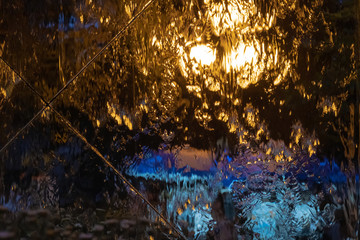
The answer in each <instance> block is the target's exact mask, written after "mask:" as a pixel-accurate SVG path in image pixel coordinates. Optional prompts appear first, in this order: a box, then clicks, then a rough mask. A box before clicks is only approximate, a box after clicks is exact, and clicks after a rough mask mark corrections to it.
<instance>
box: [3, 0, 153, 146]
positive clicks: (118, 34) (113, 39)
mask: <svg viewBox="0 0 360 240" xmlns="http://www.w3.org/2000/svg"><path fill="white" fill-rule="evenodd" d="M154 1H155V0H150V1H149V2H147V3H146V4H145V6H144V7H143V8H142V9H141V11H140V12H138V13H137V14H136V15H135V16H134V17H132V18H131V19H130V20H129V22H128V23H127V24H126V25H125V26H124V27H123V28H122V29H121V30H120V31H119V32H118V33H117V34H116V35H115V36H114V37H113V38H112V39H111V40H110V41H109V42H108V43H107V44H106V45H105V46H104V47H103V48H102V49H101V50H100V51H99V52H97V53H96V54H95V56H94V57H93V58H92V59H90V60H89V61H88V62H87V63H86V64H85V65H84V66H83V67H82V68H81V69H80V70H79V72H77V73H76V74H75V75H74V76H73V77H72V78H71V79H70V80H69V81H68V82H67V83H66V84H65V86H63V87H62V88H61V89H60V90H59V91H58V92H57V93H56V94H55V95H54V96H53V97H52V98H51V99H50V101H49V102H47V103H46V105H45V106H44V107H43V108H42V109H40V111H39V112H37V113H36V114H35V115H34V117H32V118H31V119H30V121H29V122H27V123H26V124H25V125H24V126H23V127H22V128H21V129H19V131H17V132H16V133H15V135H14V136H13V137H11V138H10V139H9V141H8V142H7V143H6V144H5V145H4V146H3V147H2V148H1V150H0V153H2V152H3V151H4V150H5V149H6V148H7V147H8V146H9V145H10V144H11V143H12V142H13V141H14V140H15V139H16V138H17V137H18V136H19V134H20V133H22V132H23V131H24V130H25V129H26V128H27V127H28V126H30V124H31V123H32V122H33V121H34V120H35V119H36V118H37V117H38V116H40V115H41V114H42V112H43V111H44V110H45V109H46V107H48V106H50V105H51V104H52V103H53V102H54V101H55V100H56V98H57V97H58V96H60V94H61V93H62V92H63V91H64V90H65V89H67V88H68V86H69V85H70V84H71V83H72V82H73V81H75V80H76V79H77V78H78V77H79V76H80V74H82V73H83V72H84V71H85V69H86V68H88V67H89V66H90V64H92V63H93V62H94V61H95V60H96V59H97V58H98V57H99V56H100V55H101V54H102V53H103V52H104V51H105V50H106V49H107V48H108V47H109V46H110V45H111V44H112V43H113V42H114V41H115V40H116V39H117V38H119V37H120V35H122V34H123V33H124V32H125V30H126V29H127V28H129V27H130V26H131V25H132V24H133V23H134V22H135V20H136V19H138V18H139V17H140V15H142V14H143V13H144V12H145V11H146V9H148V8H149V6H150V5H151V4H152V3H153V2H154ZM0 58H1V59H2V60H3V61H4V59H3V58H2V57H0ZM4 62H5V63H6V61H4ZM7 65H8V66H9V67H10V68H11V69H12V70H13V71H14V70H15V69H14V68H12V67H11V66H10V65H9V64H7ZM26 85H27V86H28V87H30V86H31V85H30V84H29V83H28V84H26ZM31 88H32V87H31ZM41 98H42V97H41Z"/></svg>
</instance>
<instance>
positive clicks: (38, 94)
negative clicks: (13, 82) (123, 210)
mask: <svg viewBox="0 0 360 240" xmlns="http://www.w3.org/2000/svg"><path fill="white" fill-rule="evenodd" d="M0 59H1V60H3V59H2V58H1V57H0ZM3 61H4V63H5V64H6V65H8V66H9V68H11V70H13V71H14V73H15V74H16V75H17V76H18V77H19V78H20V79H21V80H22V81H23V82H24V83H25V84H26V86H28V87H29V88H30V89H31V91H32V92H33V93H34V94H35V95H37V96H38V97H39V98H40V99H41V101H42V102H43V103H44V105H45V106H44V107H43V109H44V110H45V109H46V108H47V107H49V108H50V109H51V110H52V111H53V112H54V113H55V114H56V115H57V116H58V117H59V118H60V120H61V121H62V122H63V123H64V124H65V125H66V126H67V127H68V128H69V129H70V130H71V131H72V132H74V133H75V135H76V136H78V137H79V138H80V139H81V140H82V141H83V142H84V143H85V145H86V146H87V147H89V148H90V149H91V150H92V151H93V152H94V153H95V154H96V155H97V156H98V157H100V158H101V160H102V161H103V162H104V163H105V164H106V165H107V166H108V167H109V168H111V169H112V170H113V171H114V172H115V173H116V175H118V176H119V177H120V179H121V180H122V181H123V182H124V183H125V184H126V185H127V186H128V187H129V188H130V189H131V190H132V191H133V192H134V193H135V194H136V195H138V196H139V197H140V198H141V199H142V200H143V201H144V202H145V203H146V204H147V205H148V206H149V207H150V208H151V209H153V210H154V211H155V212H156V214H158V215H159V216H160V218H161V219H162V220H163V221H164V222H165V223H166V224H167V225H168V226H169V227H170V228H171V229H172V230H173V231H174V232H175V233H176V234H177V235H178V236H179V237H181V238H183V239H186V237H185V236H184V235H183V234H182V233H181V231H180V230H178V229H177V228H176V227H175V226H174V225H173V224H172V223H170V222H169V221H168V220H167V219H166V218H165V217H164V216H163V215H162V214H161V213H160V212H159V210H157V209H156V208H155V206H153V205H152V204H151V203H150V201H149V200H148V199H147V198H146V197H145V196H144V195H143V194H141V193H140V192H139V190H137V189H136V188H135V187H134V186H133V185H132V184H131V183H130V182H129V181H128V180H127V179H126V178H125V176H124V175H122V174H121V173H120V172H119V170H117V169H116V168H115V166H114V165H112V164H111V162H110V161H108V160H107V159H106V158H105V157H104V156H103V155H102V154H101V153H100V151H99V150H98V149H97V148H96V147H94V146H93V145H92V144H90V143H89V142H88V141H87V139H86V138H85V137H84V136H83V135H82V134H81V133H80V132H79V131H77V130H76V129H75V128H74V127H73V126H72V125H71V123H70V122H69V121H68V120H67V119H66V118H64V117H63V116H62V115H61V114H60V113H59V112H58V111H56V110H55V109H54V108H53V107H52V106H51V104H50V103H49V102H47V101H46V100H45V99H44V98H43V97H42V96H41V94H40V93H39V92H38V91H37V90H36V89H35V88H34V87H33V86H31V84H30V83H29V82H28V81H27V80H26V79H24V78H23V77H22V76H21V75H20V73H18V72H17V71H16V70H15V69H13V68H12V67H11V66H10V65H9V64H8V62H6V61H5V60H3ZM41 112H42V111H39V113H38V114H37V115H35V116H34V117H33V119H36V117H37V116H38V115H39V114H41ZM31 123H32V121H29V122H28V124H26V125H25V126H24V127H23V129H25V128H27V127H28V126H29V125H30V124H31ZM15 138H16V137H15Z"/></svg>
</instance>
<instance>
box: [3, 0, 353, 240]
mask: <svg viewBox="0 0 360 240" xmlns="http://www.w3.org/2000/svg"><path fill="white" fill-rule="evenodd" d="M19 2H20V1H19ZM27 4H28V5H26V4H25V5H22V4H19V3H17V2H15V3H13V4H10V3H6V4H1V5H0V7H1V9H7V10H8V11H9V12H13V13H14V14H13V15H14V16H16V15H17V14H15V13H16V11H23V10H24V9H32V8H33V7H36V5H35V4H34V5H32V4H30V3H27ZM38 4H40V3H38ZM49 4H50V5H51V4H55V3H43V5H41V6H44V9H47V11H44V9H41V11H38V12H36V11H35V12H32V13H31V14H30V13H29V14H28V15H26V14H25V15H24V17H23V18H24V19H28V20H29V24H30V28H26V31H25V30H24V29H25V27H24V26H22V25H19V26H17V25H16V26H15V25H14V26H9V27H8V28H7V29H10V28H11V27H12V28H13V29H17V28H19V29H23V33H21V34H20V33H18V32H19V31H20V30H19V31H18V30H14V31H12V30H11V31H10V30H6V31H5V30H4V31H1V32H0V34H2V35H0V36H4V37H3V38H2V39H3V40H1V39H0V40H1V41H2V42H0V47H1V46H5V47H2V48H0V50H1V52H0V53H2V57H3V58H4V59H6V60H7V61H8V62H9V63H10V64H11V65H12V66H13V67H14V68H15V69H20V70H19V71H20V72H21V73H22V74H23V75H24V76H25V77H26V78H27V79H30V78H31V76H30V75H34V76H35V78H32V79H35V80H34V81H33V80H31V81H33V82H32V83H34V86H35V87H36V89H37V90H39V91H40V92H41V94H42V95H43V96H46V99H50V98H51V96H53V95H54V94H55V93H56V91H57V90H59V89H60V88H61V87H62V86H64V83H65V82H66V81H67V80H69V79H70V78H71V76H74V74H76V72H77V71H78V70H80V69H81V67H82V66H84V64H85V63H86V62H87V61H88V60H89V59H91V57H93V56H95V54H96V52H97V51H98V50H100V49H101V48H102V47H103V46H105V44H106V43H107V42H108V41H109V40H110V39H111V37H113V36H114V35H115V34H116V33H117V32H118V31H119V29H121V27H122V26H124V25H125V23H126V22H127V21H128V20H129V19H131V17H133V16H134V14H135V13H136V12H139V11H140V9H142V7H143V6H145V1H142V2H140V1H136V2H132V1H130V2H129V1H120V2H119V1H110V0H107V1H86V2H71V3H70V2H69V3H67V4H65V2H64V1H62V2H60V3H57V5H54V9H55V8H56V9H57V10H56V11H55V10H51V9H52V7H51V6H50V5H49ZM61 6H62V7H61ZM357 10H359V3H357V2H355V1H352V0H347V1H336V0H334V1H318V0H316V1H305V2H304V1H296V0H291V1H286V2H279V1H275V0H274V1H233V0H229V1H215V0H200V1H182V0H178V1H168V0H165V1H153V2H151V3H150V6H149V8H147V9H146V10H145V11H144V12H143V14H142V15H141V17H140V18H138V19H136V20H135V21H134V22H133V24H132V25H131V26H130V27H129V28H128V29H126V30H125V31H124V33H123V34H122V35H121V36H120V37H119V38H117V39H116V40H115V41H114V42H113V43H112V44H111V45H110V46H109V48H108V49H107V50H106V51H104V52H103V53H102V54H100V55H99V57H98V58H97V59H95V60H94V61H93V62H92V63H91V64H89V65H88V66H87V67H86V69H85V70H84V72H83V73H82V74H81V75H79V76H78V78H77V79H76V81H74V82H73V83H72V84H71V85H69V87H68V88H67V89H65V90H64V91H63V92H62V94H60V95H59V96H58V97H57V98H56V99H55V100H54V102H53V105H52V106H53V107H54V108H55V109H56V111H58V112H59V114H61V115H62V116H63V118H64V119H66V120H65V121H68V123H67V124H64V123H60V117H59V116H54V115H53V113H51V111H50V110H47V111H45V112H44V113H43V114H42V115H41V118H39V119H38V120H37V121H36V122H35V123H34V124H33V125H32V126H31V128H29V129H32V132H31V131H30V130H26V131H28V132H26V133H25V132H24V133H22V134H25V135H26V136H27V137H28V138H29V139H31V141H30V142H31V144H30V145H29V146H28V145H26V144H25V143H22V142H21V141H22V140H21V139H24V137H22V136H25V135H20V137H19V138H18V139H17V140H15V141H14V142H13V143H12V144H11V145H10V146H9V147H8V148H7V149H6V150H5V151H4V152H3V153H2V154H5V155H3V161H5V162H6V161H13V162H14V163H13V166H17V167H20V166H22V165H21V164H22V161H20V162H19V160H17V161H15V160H13V159H22V158H23V157H17V156H18V155H17V154H20V155H21V156H28V157H27V158H28V159H30V160H31V161H30V162H29V165H28V166H26V167H21V169H23V168H24V169H29V168H32V167H34V165H35V166H38V165H39V166H42V164H43V163H44V162H46V161H45V160H44V159H45V157H46V156H48V155H49V153H52V154H53V155H54V156H53V157H46V158H50V159H52V160H51V161H55V162H56V161H57V165H51V164H50V165H49V166H48V168H46V169H44V170H42V171H43V172H44V173H46V174H48V173H50V172H52V171H55V170H56V169H58V168H61V169H63V170H62V171H64V172H66V174H65V176H66V179H67V181H66V182H65V183H66V184H65V185H66V186H67V187H68V188H69V189H71V190H72V191H74V194H75V196H76V197H75V198H73V197H71V196H68V195H66V196H65V197H64V198H63V199H60V198H59V199H55V200H54V204H55V205H56V206H55V207H54V209H57V208H59V209H63V210H64V211H69V212H72V211H73V212H72V215H71V216H70V218H72V216H74V214H75V213H76V211H81V212H82V213H84V212H86V211H89V209H93V208H94V207H95V209H101V210H103V209H106V214H110V213H114V212H116V213H118V212H120V213H118V214H119V215H117V216H118V218H121V219H123V218H124V219H126V221H130V222H132V223H133V222H134V221H133V220H129V219H128V218H127V217H125V216H127V214H130V215H132V214H135V215H136V219H137V220H136V221H135V222H136V223H138V222H137V221H145V220H146V221H145V222H146V223H145V222H143V223H141V224H140V225H141V226H143V228H141V229H140V228H139V229H137V230H136V233H138V234H139V235H138V236H139V238H141V237H145V238H150V239H158V238H167V237H168V238H171V237H174V238H177V237H179V236H175V235H176V233H174V229H172V230H171V233H172V234H175V235H174V236H167V235H166V234H168V233H170V231H169V229H168V227H166V226H165V225H166V224H165V225H164V222H163V223H161V220H160V218H159V215H158V214H157V213H155V212H154V211H151V209H150V206H149V205H147V204H146V203H143V202H142V200H141V199H140V198H139V197H136V196H134V195H133V194H134V192H133V191H131V190H130V189H129V188H125V187H124V186H123V185H122V184H120V183H119V181H120V179H118V177H115V175H114V172H113V171H110V170H109V168H108V167H106V166H105V165H104V161H101V158H99V156H97V154H98V155H99V154H100V155H102V156H103V157H104V158H105V160H106V161H109V163H111V164H113V165H114V166H115V167H116V168H117V169H118V170H119V171H120V173H121V174H123V175H124V176H125V177H126V178H127V179H128V180H129V182H131V184H133V186H134V187H135V188H136V189H137V190H138V191H139V192H140V193H141V194H142V195H143V196H144V197H145V198H146V199H147V200H148V201H149V203H151V205H153V206H154V207H155V208H156V209H157V210H158V211H159V212H160V213H161V214H162V215H163V216H164V217H165V218H166V219H167V220H168V221H169V222H170V223H171V224H172V225H174V226H175V227H176V228H177V229H178V230H179V231H180V232H181V233H182V234H183V235H184V236H183V237H185V238H189V239H347V238H350V239H355V238H357V237H358V228H359V226H360V225H359V220H358V219H360V218H359V217H358V214H359V212H358V206H359V202H358V199H359V198H358V196H359V192H360V188H359V161H358V159H360V158H359V156H360V154H359V151H358V145H359V139H360V131H359V129H360V126H359V124H360V122H359V119H360V118H359V116H360V114H359V109H360V107H359V101H358V99H359V96H360V88H359V84H358V74H359V73H358V70H359V56H360V54H359V40H360V37H359V32H360V29H359V27H358V24H357V23H358V19H359V16H358V14H357V13H358V12H360V11H357ZM3 11H4V10H3ZM42 11H44V12H48V13H47V14H45V15H42V14H41V12H42ZM52 12H54V13H52ZM13 15H11V14H9V13H7V14H6V15H4V16H6V17H3V19H1V20H0V26H2V27H3V26H5V25H4V23H5V22H6V21H9V20H6V19H10V17H12V18H14V16H13ZM44 16H46V17H44ZM51 16H52V17H51ZM21 18H22V17H21ZM47 18H51V19H53V20H51V21H50V20H47V21H48V22H50V23H51V24H52V23H53V22H54V24H53V25H51V24H50V25H49V27H44V26H47V25H44V26H43V25H41V26H40V25H39V24H40V23H43V22H44V21H45V20H44V19H47ZM39 19H40V20H39ZM71 19H73V20H71ZM34 22H35V23H34ZM31 24H33V25H31ZM39 26H40V27H39ZM15 27H16V28H15ZM3 28H4V27H3ZM0 29H1V30H2V28H0ZM47 31H50V32H51V31H53V33H52V34H53V35H51V34H50V35H49V33H48V32H47ZM4 32H5V34H4ZM26 32H28V33H29V34H33V35H34V36H35V37H34V39H35V40H34V41H33V42H30V43H27V44H29V46H26V45H24V39H23V38H21V37H20V36H26ZM49 36H50V37H49ZM51 36H56V37H55V38H54V39H55V40H56V41H55V43H54V44H53V45H51V46H53V48H51V47H49V48H48V49H47V47H46V46H48V45H46V44H43V45H42V47H41V48H40V47H39V46H38V45H36V46H35V45H32V43H34V44H35V43H37V40H36V39H37V38H39V39H47V38H51ZM11 39H15V40H14V41H15V42H16V41H17V42H21V44H23V45H21V44H20V45H19V43H15V42H12V40H11ZM11 44H15V45H16V46H23V47H24V48H26V50H27V51H29V52H31V54H28V55H26V51H19V50H18V49H19V48H15V45H14V47H12V48H11V47H9V46H12V45H11ZM49 46H50V45H49ZM54 48H55V49H56V50H54V51H55V53H56V54H53V55H51V54H52V53H51V51H53V50H51V49H54ZM40 53H41V54H44V55H41V54H40ZM21 54H25V55H26V56H24V57H21V56H20V55H21ZM30 56H31V57H30ZM45 56H46V57H45ZM47 58H50V59H51V61H50V63H51V62H53V63H54V64H52V67H53V69H54V71H52V70H51V69H52V68H46V64H44V62H49V61H48V60H47ZM21 61H24V62H26V64H25V65H24V64H23V63H22V62H21ZM0 66H2V65H0ZM45 68H46V69H45ZM1 73H2V76H4V79H5V80H4V81H3V80H2V82H1V85H0V87H1V88H0V90H1V93H2V96H3V100H2V102H1V106H0V108H1V109H2V112H1V114H3V116H4V118H2V119H1V120H0V121H3V122H4V124H7V126H10V130H9V131H8V133H7V132H5V134H3V135H4V136H2V138H3V139H4V143H5V142H6V139H9V138H10V136H11V135H12V134H13V133H14V132H16V131H17V129H19V128H21V126H20V125H21V124H18V125H19V126H17V125H16V122H14V123H13V122H12V119H13V118H12V117H11V116H12V115H20V116H25V117H26V116H31V114H30V115H29V113H31V112H36V111H34V109H33V108H36V107H39V108H41V105H40V100H39V99H38V98H37V97H36V96H35V94H32V93H31V92H30V94H28V95H27V94H26V91H30V90H29V89H28V88H26V86H25V85H24V83H22V82H21V81H18V80H14V79H15V78H16V77H14V75H12V74H13V73H12V72H11V70H9V69H8V68H7V67H6V66H5V65H4V67H1ZM29 74H30V75H29ZM37 74H38V75H37ZM51 74H55V75H56V74H57V75H56V76H55V77H52V75H51ZM40 75H41V78H44V79H45V81H52V82H51V83H54V84H55V85H53V86H55V87H48V85H47V84H49V83H50V82H46V84H45V85H42V86H40V85H36V84H35V83H36V82H39V83H40V82H41V81H42V80H41V81H40V80H39V81H38V80H36V78H37V77H36V76H40ZM29 77H30V78H29ZM39 79H40V78H39ZM53 79H56V80H53ZM57 79H59V80H57ZM63 80H65V81H63ZM16 82H19V83H16ZM14 86H15V87H14ZM17 86H24V90H23V89H22V88H21V89H20V88H19V89H16V87H17ZM44 86H45V87H44ZM9 89H14V90H9ZM16 97H19V98H20V99H22V101H24V103H25V102H27V103H28V106H25V105H21V102H20V103H18V100H16ZM12 99H15V100H12ZM32 99H34V100H32ZM30 100H31V101H33V102H31V101H30ZM3 102H4V103H6V104H9V106H11V107H10V108H8V107H3V106H7V105H4V103H3ZM30 103H31V104H30ZM8 116H9V117H8ZM61 118H62V117H61ZM26 119H29V118H25V119H24V124H25V123H26V121H27V120H26ZM71 128H74V129H76V131H78V132H79V134H78V135H77V136H73V133H72V132H71ZM29 131H30V132H29ZM80 135H81V136H80ZM43 136H44V137H43ZM70 136H72V137H70ZM33 139H35V140H33ZM38 139H44V141H42V140H41V141H39V140H38ZM84 140H85V141H86V142H88V143H89V144H91V145H92V146H93V147H91V148H89V147H88V146H86V145H85V144H84ZM2 141H3V140H2ZM19 147H22V148H21V149H22V150H21V152H18V151H16V150H14V149H15V148H16V149H18V148H19ZM50 149H52V150H50ZM58 159H63V160H61V161H60V160H58ZM35 160H36V161H38V162H36V161H35ZM82 164H83V165H82ZM22 171H23V170H22ZM0 173H1V174H2V175H1V176H2V178H3V179H4V182H5V180H6V181H11V178H9V175H7V174H9V170H7V169H6V168H5V169H4V170H2V172H0ZM28 182H30V183H33V182H34V180H28ZM120 182H121V181H120ZM28 184H29V183H28ZM28 186H31V185H28ZM61 187H62V185H61V184H60V183H55V184H54V189H57V191H60V190H61ZM3 189H5V188H4V187H3ZM7 189H9V187H7ZM26 189H28V191H29V192H30V193H32V192H34V190H32V189H31V188H29V187H28V188H26ZM69 189H67V190H69ZM67 190H66V191H65V192H68V191H67ZM99 193H101V194H100V195H98V194H99ZM2 194H3V196H4V197H6V194H8V193H7V192H3V193H2ZM8 195H9V194H8ZM119 195H121V196H123V197H122V198H121V197H120V198H121V199H120V200H119V199H118V198H117V199H116V200H113V196H119ZM13 196H14V197H15V198H14V199H15V200H13V202H14V204H15V203H16V204H20V203H21V201H20V200H17V199H16V197H18V196H21V194H19V193H13ZM64 201H65V202H64ZM30 203H31V204H39V200H37V199H34V200H32V201H30ZM3 204H7V201H5V202H3ZM99 205H101V206H99ZM8 206H9V205H8ZM40 206H42V205H40ZM27 208H30V206H27V205H26V206H24V209H27ZM133 209H134V210H133ZM135 209H138V210H136V211H135ZM97 211H99V210H97ZM133 211H134V213H133ZM15 212H16V211H15ZM80 216H82V217H84V219H83V221H88V219H87V218H86V214H80ZM109 216H110V215H109ZM140 216H143V217H144V218H145V220H144V219H143V220H138V219H141V217H140ZM60 218H61V219H64V218H65V219H66V218H67V217H64V216H60ZM109 219H111V217H109ZM101 221H107V220H104V219H102V220H100V219H97V220H94V222H92V223H91V224H92V225H91V227H95V225H96V224H98V223H97V222H100V224H98V225H101V226H103V227H104V222H101ZM109 221H110V220H109ZM116 221H120V225H121V226H130V225H131V224H130V223H129V222H126V223H124V222H122V220H116ZM74 224H75V223H74ZM109 224H110V225H111V224H112V223H111V221H110V222H109ZM126 224H128V225H126ZM162 224H163V225H162ZM89 226H90V225H89ZM101 226H99V228H101ZM131 226H132V225H131ZM89 229H90V227H89ZM104 229H106V227H105V228H104ZM119 231H120V232H119V233H118V232H116V231H115V232H112V233H111V234H113V235H112V236H122V237H125V238H126V237H128V236H130V235H131V233H133V232H132V231H134V229H132V228H131V227H129V228H124V229H122V230H119ZM69 232H70V233H73V234H76V231H73V229H71V230H69ZM83 233H91V234H95V233H94V232H91V231H84V232H83ZM114 234H115V235H114ZM116 234H120V235H116ZM151 234H152V235H151ZM156 234H158V235H156ZM84 237H85V236H84Z"/></svg>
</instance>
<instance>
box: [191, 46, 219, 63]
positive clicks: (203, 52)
mask: <svg viewBox="0 0 360 240" xmlns="http://www.w3.org/2000/svg"><path fill="white" fill-rule="evenodd" d="M190 58H191V59H195V60H196V62H198V63H200V64H202V65H207V66H209V65H210V64H212V63H213V62H214V61H215V59H216V50H213V49H212V48H210V47H209V46H206V45H197V46H195V47H192V48H191V51H190Z"/></svg>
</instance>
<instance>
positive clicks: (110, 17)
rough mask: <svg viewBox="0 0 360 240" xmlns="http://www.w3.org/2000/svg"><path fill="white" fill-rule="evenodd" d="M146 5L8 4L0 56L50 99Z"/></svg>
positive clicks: (70, 0) (68, 0)
mask: <svg viewBox="0 0 360 240" xmlns="http://www.w3.org/2000/svg"><path fill="white" fill-rule="evenodd" d="M144 3H145V1H143V0H138V1H131V2H127V1H96V0H94V1H92V0H89V1H88V0H86V1H77V0H62V1H45V0H41V1H36V2H27V1H23V0H16V1H11V2H9V1H4V2H2V3H1V5H0V12H1V20H0V31H1V38H0V47H1V48H0V50H1V51H0V56H1V57H2V58H4V59H5V60H6V61H7V62H9V63H10V64H11V65H12V66H13V67H14V68H15V69H16V70H17V71H18V72H20V73H21V74H22V76H23V77H24V78H25V79H27V80H28V81H29V82H30V83H31V85H32V86H33V87H35V88H36V89H37V91H39V92H40V94H41V95H42V96H43V97H44V98H45V99H47V100H49V99H51V98H52V97H53V96H54V94H55V93H57V91H59V90H60V89H61V88H62V87H63V86H64V85H65V84H66V82H67V81H69V80H70V78H71V77H73V76H74V75H75V74H76V73H77V72H78V71H79V70H80V69H81V68H82V67H83V66H84V65H85V64H86V63H87V62H88V61H89V60H90V59H91V58H92V57H93V56H94V55H95V54H96V53H97V52H99V51H100V49H101V48H102V47H103V46H105V44H106V43H107V42H108V41H109V40H110V39H111V38H112V37H113V36H115V35H116V34H117V33H118V32H119V31H120V30H121V29H122V28H123V27H124V26H125V25H126V24H127V23H128V21H129V20H130V19H131V18H132V17H133V16H134V15H136V13H137V12H138V11H140V10H141V9H142V7H143V6H144Z"/></svg>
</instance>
